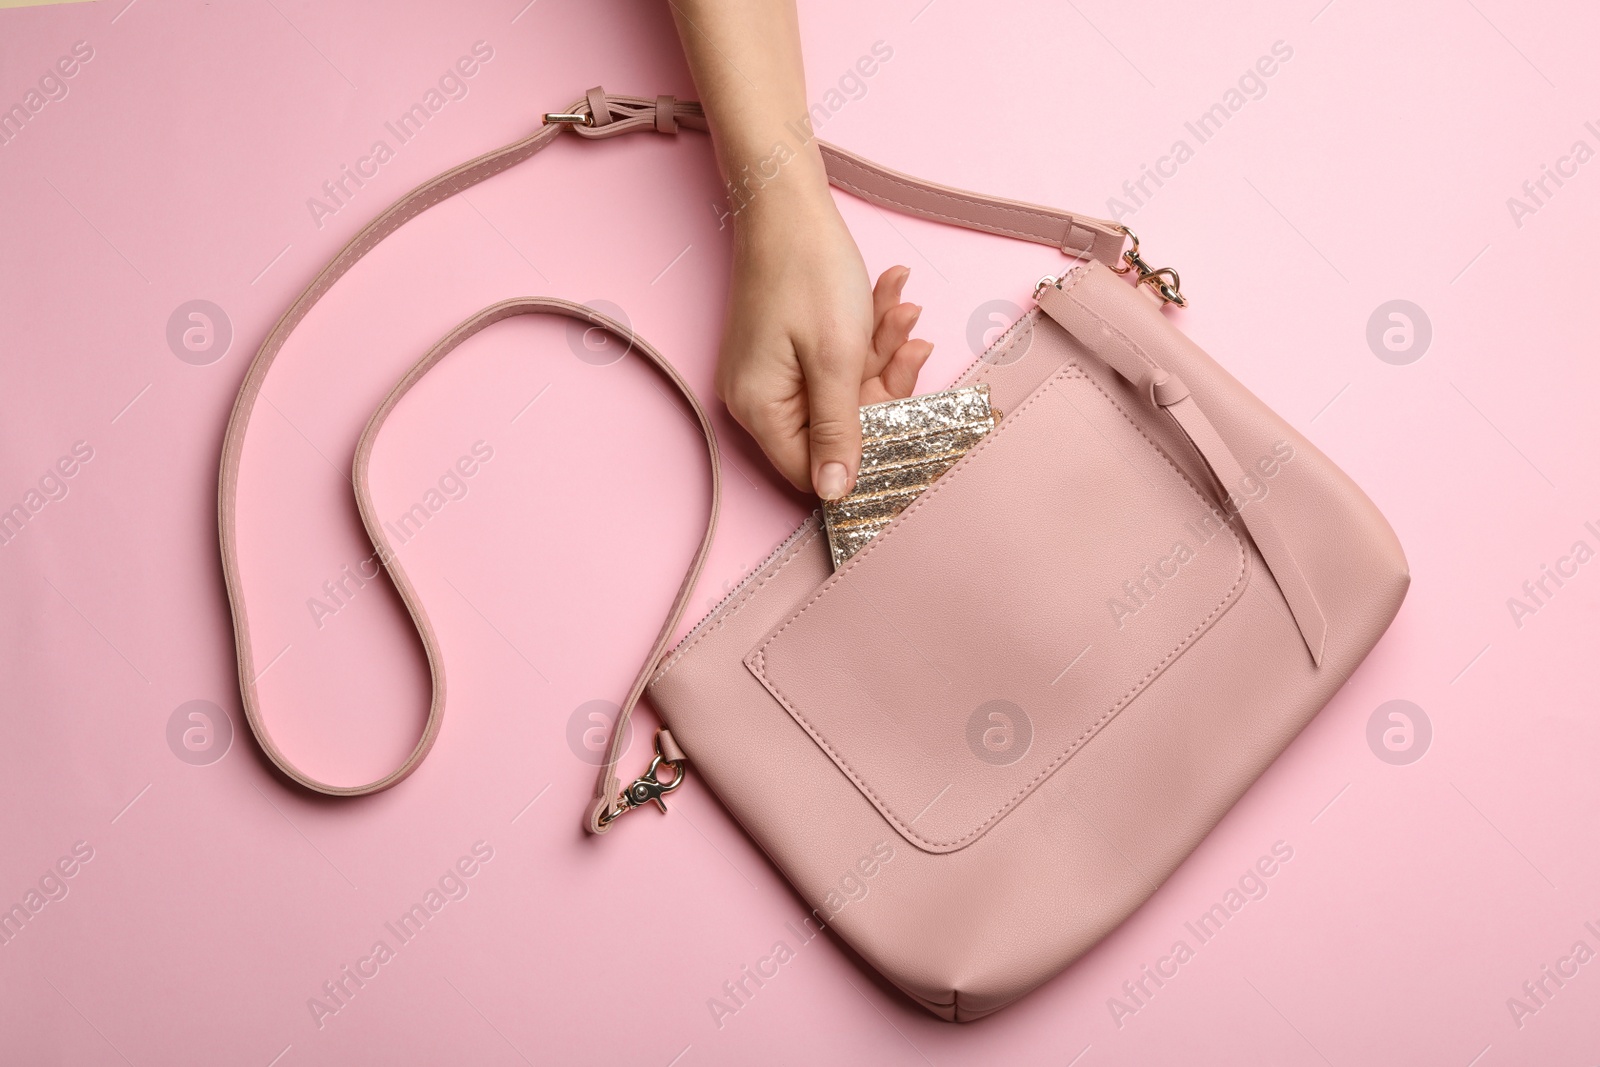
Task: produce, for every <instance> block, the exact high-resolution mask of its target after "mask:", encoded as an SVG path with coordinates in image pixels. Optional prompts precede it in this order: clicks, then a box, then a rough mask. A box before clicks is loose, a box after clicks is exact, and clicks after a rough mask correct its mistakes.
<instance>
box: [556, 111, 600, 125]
mask: <svg viewBox="0 0 1600 1067" xmlns="http://www.w3.org/2000/svg"><path fill="white" fill-rule="evenodd" d="M558 122H560V123H565V124H566V125H568V126H593V125H594V116H593V115H590V114H588V113H587V112H579V111H570V112H568V111H547V112H545V116H544V124H545V125H546V126H550V125H553V124H555V123H558Z"/></svg>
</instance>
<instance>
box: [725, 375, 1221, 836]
mask: <svg viewBox="0 0 1600 1067" xmlns="http://www.w3.org/2000/svg"><path fill="white" fill-rule="evenodd" d="M1068 378H1080V379H1082V380H1084V381H1086V382H1088V383H1089V384H1090V385H1092V386H1094V387H1095V389H1096V391H1098V392H1099V393H1100V395H1101V396H1103V397H1105V399H1106V401H1107V403H1109V404H1110V405H1111V407H1112V409H1113V410H1115V411H1116V412H1117V413H1118V414H1120V415H1121V416H1122V417H1123V418H1124V419H1126V420H1127V421H1128V423H1129V424H1130V425H1131V426H1132V427H1133V428H1134V430H1135V432H1137V433H1138V434H1139V436H1140V437H1141V438H1143V439H1144V441H1145V443H1146V444H1148V445H1149V446H1150V447H1151V448H1152V449H1153V450H1154V451H1155V453H1156V455H1158V456H1160V457H1161V459H1162V460H1163V461H1164V462H1165V463H1166V464H1167V466H1169V467H1171V468H1172V470H1173V472H1174V473H1175V474H1177V475H1178V477H1179V478H1181V479H1183V483H1184V484H1185V485H1186V486H1188V488H1189V492H1190V493H1192V494H1193V495H1194V497H1195V499H1196V500H1198V501H1200V503H1201V504H1204V503H1205V497H1204V495H1203V494H1202V493H1201V492H1200V490H1199V488H1198V487H1196V485H1195V484H1194V482H1193V481H1192V480H1191V479H1190V478H1189V476H1188V474H1186V473H1185V472H1184V471H1183V469H1182V468H1181V467H1179V466H1178V465H1177V464H1176V463H1174V462H1173V461H1172V459H1171V457H1169V456H1168V455H1167V454H1166V452H1164V451H1163V450H1162V449H1161V447H1160V446H1159V445H1158V444H1156V442H1155V441H1154V440H1152V439H1151V438H1150V436H1149V435H1148V434H1146V433H1145V432H1144V428H1143V427H1141V426H1140V425H1139V424H1138V423H1137V422H1135V421H1134V419H1133V418H1132V416H1130V415H1129V414H1128V412H1127V411H1126V409H1124V408H1123V406H1122V405H1121V404H1119V403H1118V402H1117V400H1116V398H1115V397H1113V396H1112V395H1111V394H1110V393H1107V392H1106V391H1105V389H1104V388H1103V387H1102V386H1101V385H1100V383H1099V382H1097V381H1095V380H1094V378H1092V377H1090V376H1089V375H1088V374H1086V373H1084V371H1083V369H1082V368H1081V367H1080V366H1079V365H1078V364H1077V363H1076V362H1069V363H1067V364H1066V365H1065V366H1063V367H1062V368H1061V369H1060V370H1058V371H1056V373H1055V374H1053V375H1051V376H1050V377H1049V378H1047V379H1046V380H1045V382H1044V384H1043V385H1041V386H1040V387H1039V388H1038V389H1036V390H1034V392H1033V395H1032V396H1030V397H1029V398H1028V399H1027V400H1026V401H1025V402H1024V403H1023V405H1022V406H1021V407H1019V408H1018V409H1017V410H1016V411H1015V412H1013V413H1012V414H1011V416H1010V417H1009V418H1007V419H1006V420H1005V421H1004V422H1002V423H1001V426H1000V427H997V428H996V430H995V431H994V432H993V433H990V434H988V435H986V436H985V437H984V439H983V440H982V441H980V442H979V443H978V444H977V445H975V446H973V448H972V449H970V450H969V451H968V452H967V454H966V455H964V456H963V457H962V458H961V459H960V460H959V461H957V463H956V464H955V466H953V467H951V468H950V469H949V470H948V471H946V472H945V473H944V474H943V475H941V476H940V477H939V478H938V480H936V481H935V482H934V483H933V485H932V486H930V487H929V488H928V489H927V490H926V491H925V492H924V493H923V494H922V495H921V496H919V497H918V498H917V499H916V500H914V501H912V502H911V504H910V506H908V507H907V508H906V510H905V511H903V512H901V514H900V515H899V516H898V517H897V518H896V519H895V520H894V522H893V523H892V524H891V525H890V526H889V527H888V528H887V529H885V530H884V531H883V532H882V533H880V534H878V536H876V537H874V538H873V539H872V540H871V541H868V542H867V544H866V545H865V546H864V547H863V548H861V549H860V550H859V551H857V552H856V554H855V555H854V556H852V557H851V558H850V559H849V561H847V562H846V563H845V565H844V566H843V567H841V568H840V569H839V570H838V571H836V572H834V574H832V575H830V576H829V578H828V580H827V581H825V582H823V583H822V585H821V586H820V587H819V588H818V589H817V591H816V592H815V593H813V594H812V595H811V596H810V597H809V598H807V600H806V602H805V603H804V604H802V605H801V606H800V607H799V608H798V609H797V610H796V611H795V612H794V613H793V614H792V615H791V616H790V617H789V618H788V619H786V620H785V621H784V622H783V624H782V625H781V626H779V627H778V628H777V629H775V630H773V631H772V633H770V634H768V635H767V637H766V639H765V640H764V641H762V642H761V644H760V645H759V646H758V647H757V648H756V650H755V651H754V652H753V653H751V654H750V656H748V657H747V658H746V664H747V665H748V666H749V668H750V669H751V671H752V672H754V673H755V675H756V676H757V677H758V678H759V679H760V680H761V683H762V684H763V685H764V686H766V688H767V689H768V691H770V692H771V693H772V695H773V696H775V697H776V698H777V699H778V701H779V703H781V704H782V705H783V706H784V708H785V709H786V710H787V711H788V712H789V714H790V715H791V716H792V717H793V718H794V719H795V721H796V722H798V723H800V725H801V726H802V727H804V729H805V731H806V732H807V733H809V734H810V735H811V737H812V739H813V740H814V741H816V742H817V744H818V745H820V746H822V748H823V750H824V751H825V752H827V753H828V755H829V756H830V757H832V759H833V761H834V762H835V763H836V764H838V766H839V767H840V768H841V769H843V770H844V772H845V774H846V775H848V776H849V778H850V780H851V781H852V782H854V783H855V784H856V788H858V789H860V790H861V792H862V793H864V794H866V796H867V797H868V799H870V800H871V801H872V803H873V805H874V806H875V807H877V809H878V810H879V812H881V813H882V814H883V816H884V817H885V818H887V819H888V820H889V821H890V822H891V823H892V824H893V825H894V826H895V828H896V829H897V830H899V831H900V833H901V834H903V835H904V836H905V837H907V838H908V839H910V840H911V841H913V842H917V843H920V844H923V845H925V846H928V847H930V848H935V849H945V850H950V851H953V850H955V849H957V848H960V847H961V846H963V845H965V844H968V843H969V842H971V841H973V840H975V839H977V838H978V837H980V836H982V835H983V834H984V833H985V832H986V831H987V830H988V829H989V827H991V826H993V825H994V824H995V823H996V822H998V821H999V820H1000V819H1001V817H1003V816H1004V815H1005V814H1006V813H1007V812H1009V811H1010V810H1011V809H1012V808H1013V807H1015V806H1016V805H1017V804H1018V803H1019V802H1021V800H1022V799H1023V798H1024V797H1026V796H1027V795H1028V794H1029V793H1031V792H1033V790H1034V789H1035V788H1036V787H1037V786H1038V785H1039V783H1040V782H1042V781H1044V780H1045V779H1046V778H1048V777H1050V775H1052V774H1053V773H1055V771H1056V769H1057V768H1058V767H1060V766H1061V765H1062V764H1063V763H1065V762H1066V761H1067V760H1068V759H1070V758H1071V757H1072V755H1073V754H1074V753H1076V752H1077V751H1078V749H1080V748H1082V747H1083V745H1084V744H1085V743H1086V742H1087V741H1088V740H1089V739H1090V738H1091V737H1093V736H1094V735H1095V734H1096V733H1098V732H1099V730H1100V728H1101V727H1102V726H1104V725H1105V724H1106V723H1107V722H1109V721H1110V720H1111V719H1112V718H1113V717H1114V716H1115V715H1116V713H1117V712H1119V711H1121V710H1122V709H1123V708H1124V707H1126V706H1127V705H1128V703H1129V702H1130V701H1131V700H1132V699H1133V698H1134V697H1135V696H1137V695H1138V693H1139V692H1140V691H1141V690H1142V689H1143V688H1144V686H1145V684H1146V683H1148V682H1149V681H1150V680H1151V679H1152V678H1154V677H1155V676H1156V675H1157V674H1159V673H1161V671H1162V670H1163V669H1165V667H1166V665H1167V664H1168V663H1170V662H1171V661H1172V660H1173V659H1174V658H1175V657H1176V656H1177V655H1178V654H1179V653H1180V652H1182V651H1183V650H1184V649H1185V648H1187V647H1188V646H1189V644H1190V643H1191V642H1192V641H1193V640H1194V638H1195V637H1196V636H1198V635H1199V634H1200V633H1201V632H1203V631H1204V630H1205V629H1206V628H1207V627H1208V626H1209V625H1210V624H1211V622H1212V620H1214V619H1215V618H1216V617H1217V616H1218V615H1220V614H1221V613H1222V612H1223V611H1224V610H1226V609H1227V608H1228V606H1229V605H1231V604H1232V602H1233V601H1234V599H1236V594H1237V593H1238V592H1239V590H1240V588H1241V587H1242V586H1243V584H1244V582H1245V578H1246V576H1247V574H1248V565H1249V554H1248V553H1247V552H1246V551H1245V547H1244V542H1243V541H1241V540H1240V539H1239V535H1238V534H1237V533H1236V532H1235V531H1234V530H1233V528H1232V526H1229V525H1224V527H1223V529H1225V530H1227V532H1228V536H1229V537H1231V538H1233V542H1234V546H1235V547H1236V548H1237V549H1238V552H1239V573H1238V575H1237V576H1236V577H1235V578H1234V581H1233V585H1232V586H1230V587H1229V588H1228V590H1227V592H1225V593H1224V594H1223V596H1222V599H1221V600H1220V601H1219V602H1218V603H1217V605H1216V607H1214V608H1212V609H1211V611H1210V612H1209V613H1208V614H1207V615H1206V616H1205V618H1203V619H1201V620H1200V621H1199V622H1198V623H1196V624H1195V626H1194V628H1193V629H1192V630H1190V631H1189V632H1188V633H1187V634H1185V635H1184V636H1183V638H1182V639H1180V640H1179V641H1178V643H1177V644H1176V645H1174V646H1173V647H1172V649H1171V650H1170V651H1168V653H1167V654H1166V655H1165V656H1163V657H1162V658H1161V660H1160V661H1159V662H1157V663H1156V664H1155V666H1153V667H1151V668H1150V669H1149V670H1148V671H1147V672H1145V674H1144V676H1143V677H1141V678H1140V679H1139V680H1138V681H1136V682H1134V683H1133V684H1132V685H1130V686H1129V687H1128V689H1127V691H1126V692H1124V693H1123V694H1122V696H1120V697H1118V698H1117V699H1116V700H1115V701H1114V702H1113V703H1112V705H1111V706H1110V707H1109V708H1107V709H1106V711H1105V713H1104V714H1103V715H1101V716H1100V718H1098V719H1096V720H1095V721H1094V722H1093V723H1091V724H1090V725H1089V726H1088V727H1086V728H1085V729H1084V730H1083V732H1082V733H1080V734H1079V735H1078V736H1077V737H1076V738H1074V739H1073V741H1072V742H1071V743H1070V744H1069V745H1068V746H1067V748H1066V749H1065V750H1064V751H1063V752H1062V753H1061V754H1060V755H1059V756H1057V757H1056V758H1055V759H1053V760H1051V761H1050V762H1049V763H1048V764H1047V765H1046V766H1045V767H1043V768H1042V769H1040V771H1039V772H1038V773H1037V774H1036V775H1034V776H1033V777H1032V778H1031V779H1029V780H1028V781H1027V782H1024V783H1023V784H1022V785H1021V786H1019V787H1018V788H1017V790H1016V791H1015V792H1014V793H1012V794H1011V796H1009V797H1008V798H1006V799H1005V800H1004V801H1003V802H1002V803H1001V805H1000V807H999V808H998V809H996V810H995V812H994V813H993V814H992V815H990V816H989V817H988V818H987V819H985V820H984V821H983V822H982V823H980V824H979V825H978V826H976V827H974V828H973V829H971V830H969V831H968V832H967V833H965V834H963V835H961V836H960V837H958V838H956V839H954V840H951V841H935V840H932V839H931V838H928V837H926V836H925V835H923V834H920V833H918V832H916V831H915V830H913V829H912V828H911V826H910V824H909V823H908V822H906V821H905V820H904V819H903V818H901V817H900V816H899V815H898V814H897V813H896V812H895V810H894V809H893V808H892V807H891V806H890V804H889V803H888V801H887V800H885V799H883V798H882V797H880V796H879V795H878V793H877V792H876V791H875V790H874V789H873V788H872V787H871V786H870V785H868V784H867V782H866V781H865V780H864V779H863V778H862V777H861V775H860V773H859V772H857V771H856V769H855V768H854V767H853V766H851V764H850V761H849V760H848V759H846V758H845V757H844V755H843V754H841V753H840V752H838V751H837V750H836V749H835V748H834V747H833V745H832V744H830V743H829V741H828V739H827V738H826V737H825V736H823V734H822V732H821V730H819V729H818V728H817V727H816V726H815V725H813V724H812V723H811V721H810V720H809V719H807V718H806V716H805V714H804V713H803V712H801V711H799V710H798V709H797V708H796V707H795V705H794V703H793V702H792V701H791V700H790V699H789V697H788V695H787V694H786V693H784V692H783V690H782V689H781V688H780V687H779V686H778V684H777V683H776V682H775V681H773V680H772V679H771V678H770V677H768V675H767V673H766V651H767V646H768V645H770V644H772V642H774V641H776V640H777V639H778V637H779V636H780V635H781V634H782V633H783V632H784V631H785V630H787V629H788V628H789V627H790V626H792V625H793V624H794V623H795V622H797V621H799V619H800V616H802V615H804V614H805V613H806V611H807V610H808V609H810V607H811V605H813V604H815V603H816V602H817V601H818V600H819V599H821V597H822V596H823V595H824V594H825V593H826V592H827V591H828V590H829V589H831V588H832V587H833V586H834V585H835V584H837V583H838V582H840V581H843V580H844V577H845V576H846V575H847V574H848V572H849V571H850V569H851V568H853V567H855V566H857V565H859V564H860V563H861V562H862V561H863V560H865V559H866V558H867V557H868V556H869V554H870V553H871V552H872V550H873V549H874V548H875V547H877V546H878V545H879V544H881V543H882V542H883V541H884V539H885V538H887V537H889V536H890V535H891V534H892V533H893V532H894V530H895V529H896V528H897V527H898V526H900V524H901V523H903V522H906V521H908V520H909V519H910V517H911V516H912V515H913V514H915V513H916V511H917V510H918V509H919V508H920V507H921V506H922V505H923V504H924V503H925V502H926V501H928V500H929V499H931V498H932V497H933V496H934V495H935V494H936V493H938V492H939V490H940V489H942V488H943V487H945V486H946V485H948V484H950V483H951V482H952V481H954V480H955V478H956V477H958V476H959V475H960V473H961V472H962V471H963V470H964V469H965V468H966V467H967V466H968V465H969V462H970V461H971V460H973V459H974V458H975V457H976V456H977V455H979V454H981V452H982V450H983V448H984V447H985V446H986V445H988V444H989V442H991V441H993V440H994V439H995V438H996V437H997V436H998V435H999V433H1000V431H1001V430H1002V429H1003V428H1004V426H1005V424H1006V423H1007V422H1011V421H1012V420H1014V419H1016V418H1018V417H1020V416H1021V415H1022V414H1023V413H1024V412H1026V411H1028V410H1029V409H1030V408H1032V407H1033V406H1034V403H1035V402H1036V401H1037V400H1038V399H1039V398H1040V397H1041V396H1043V395H1044V393H1045V390H1046V389H1049V388H1055V387H1056V386H1057V384H1058V382H1059V381H1065V380H1066V379H1068ZM1062 396H1063V399H1065V394H1062ZM1068 403H1069V404H1070V403H1071V402H1070V400H1069V401H1068Z"/></svg>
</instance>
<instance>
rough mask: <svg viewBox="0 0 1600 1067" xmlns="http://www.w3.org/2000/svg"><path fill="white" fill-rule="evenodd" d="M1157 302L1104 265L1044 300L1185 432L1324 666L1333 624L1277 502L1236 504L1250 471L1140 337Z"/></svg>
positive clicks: (1048, 290) (1067, 280) (1065, 282)
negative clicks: (1277, 518)
mask: <svg viewBox="0 0 1600 1067" xmlns="http://www.w3.org/2000/svg"><path fill="white" fill-rule="evenodd" d="M1150 299H1151V297H1150V295H1149V294H1148V293H1147V292H1146V290H1145V287H1144V286H1138V287H1132V288H1130V287H1129V286H1127V285H1125V284H1123V283H1122V282H1121V280H1120V279H1118V278H1117V277H1116V276H1115V275H1113V274H1112V273H1111V272H1110V271H1109V270H1106V269H1104V268H1101V267H1099V266H1098V265H1090V266H1087V267H1082V268H1079V269H1077V270H1074V271H1071V272H1069V273H1068V274H1067V275H1066V276H1064V277H1063V278H1062V279H1061V280H1060V281H1059V282H1057V283H1056V284H1054V285H1046V286H1043V287H1042V288H1041V289H1040V291H1039V294H1038V301H1039V307H1040V308H1041V309H1043V310H1044V312H1045V314H1047V315H1049V316H1050V317H1051V318H1052V319H1054V320H1055V321H1056V322H1058V323H1060V325H1061V326H1062V328H1063V329H1065V330H1066V331H1067V332H1068V333H1070V334H1072V335H1073V336H1074V337H1076V338H1077V339H1078V340H1079V341H1082V342H1083V343H1084V344H1085V345H1087V346H1088V348H1089V349H1090V351H1092V352H1094V354H1095V355H1097V356H1098V357H1099V358H1100V359H1102V360H1104V361H1105V362H1106V364H1107V365H1109V366H1110V367H1111V369H1112V370H1114V371H1116V372H1117V373H1118V374H1120V375H1121V376H1122V377H1123V378H1126V379H1127V380H1128V381H1129V382H1131V383H1133V384H1134V385H1135V386H1138V387H1140V388H1141V389H1144V390H1148V392H1149V395H1150V399H1151V401H1152V402H1153V403H1154V404H1155V405H1156V406H1157V407H1159V408H1161V409H1162V410H1164V411H1165V412H1166V413H1167V414H1168V415H1169V416H1171V418H1172V420H1173V421H1174V422H1176V423H1177V424H1178V426H1179V428H1180V429H1182V430H1183V432H1184V435H1185V436H1186V437H1188V438H1189V441H1190V442H1191V443H1192V444H1193V445H1194V447H1195V451H1197V452H1198V453H1199V454H1200V457H1201V458H1202V459H1204V460H1205V462H1206V465H1207V466H1208V467H1210V468H1211V473H1212V475H1213V476H1214V477H1215V478H1216V481H1217V484H1218V486H1219V487H1220V488H1221V490H1222V502H1223V507H1224V508H1225V509H1226V512H1225V514H1226V515H1227V516H1229V517H1231V516H1232V515H1233V514H1235V513H1236V514H1238V515H1239V517H1240V518H1241V519H1242V520H1243V522H1244V525H1245V529H1246V530H1248V531H1249V533H1250V538H1251V540H1253V541H1254V542H1255V544H1256V548H1257V550H1258V551H1260V553H1261V558H1262V560H1263V561H1264V562H1265V563H1266V565H1267V569H1268V570H1270V571H1271V572H1272V577H1273V579H1274V580H1275V581H1276V582H1277V583H1278V588H1279V589H1280V590H1281V591H1282V592H1283V598H1284V600H1285V601H1286V602H1287V603H1288V605H1289V611H1290V613H1291V614H1293V616H1294V621H1295V625H1296V626H1297V627H1298V628H1299V630H1300V636H1301V638H1302V639H1304V641H1305V644H1306V649H1307V650H1308V651H1309V652H1310V653H1311V660H1312V662H1313V663H1316V664H1317V665H1318V666H1320V665H1321V664H1322V653H1323V648H1324V645H1325V644H1326V641H1327V636H1328V622H1327V619H1326V618H1325V617H1324V615H1323V614H1322V607H1321V605H1320V604H1318V603H1317V597H1316V594H1315V593H1314V592H1312V589H1311V585H1310V583H1309V582H1308V581H1307V580H1306V576H1305V572H1304V571H1303V570H1302V569H1301V567H1300V564H1299V562H1298V561H1296V559H1295V557H1294V553H1293V552H1292V551H1291V550H1290V548H1289V544H1288V542H1287V541H1285V540H1284V538H1283V534H1282V533H1281V531H1280V530H1279V529H1278V525H1277V523H1275V522H1274V521H1273V518H1272V513H1273V510H1274V507H1275V504H1274V502H1273V501H1274V498H1272V497H1265V498H1263V499H1260V500H1254V501H1250V502H1248V503H1245V504H1243V505H1242V506H1235V505H1234V504H1232V503H1230V501H1232V500H1235V499H1237V494H1238V493H1240V492H1241V491H1242V486H1243V484H1244V482H1245V469H1244V466H1243V465H1242V464H1241V463H1240V462H1239V460H1238V457H1236V456H1235V455H1234V454H1233V450H1232V449H1231V448H1230V447H1229V446H1228V443H1227V441H1226V440H1224V439H1223V436H1222V434H1220V433H1219V432H1218V431H1217V428H1216V426H1215V425H1214V424H1213V423H1212V421H1211V419H1210V418H1209V417H1207V415H1206V413H1205V411H1204V410H1203V409H1202V408H1201V405H1200V403H1199V401H1198V400H1196V399H1195V397H1194V396H1192V395H1191V394H1190V393H1189V389H1188V387H1187V386H1185V385H1184V384H1183V383H1182V382H1181V381H1179V380H1178V379H1177V378H1176V377H1175V376H1173V375H1171V374H1168V373H1167V372H1166V371H1165V370H1163V369H1162V368H1161V366H1160V365H1159V364H1158V363H1157V362H1156V360H1155V359H1154V358H1153V357H1152V356H1151V355H1150V354H1149V351H1148V349H1149V348H1151V347H1154V345H1153V343H1151V342H1150V341H1149V340H1148V339H1146V338H1142V337H1141V336H1140V334H1141V333H1142V332H1143V329H1144V327H1143V326H1142V324H1146V323H1150V322H1151V321H1152V320H1151V316H1150V315H1149V305H1148V301H1149V300H1150ZM1156 324H1157V325H1159V323H1156Z"/></svg>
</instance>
